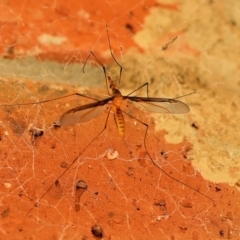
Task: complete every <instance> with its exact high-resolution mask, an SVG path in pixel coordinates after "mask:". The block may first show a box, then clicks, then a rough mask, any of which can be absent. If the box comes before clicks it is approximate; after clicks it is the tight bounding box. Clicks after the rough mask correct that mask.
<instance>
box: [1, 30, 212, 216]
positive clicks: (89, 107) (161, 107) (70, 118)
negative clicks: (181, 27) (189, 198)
mask: <svg viewBox="0 0 240 240" xmlns="http://www.w3.org/2000/svg"><path fill="white" fill-rule="evenodd" d="M106 31H107V37H108V44H109V49H110V53H111V56H112V58H113V59H114V61H115V63H116V64H117V65H118V66H119V68H120V73H119V80H118V83H119V85H120V82H121V76H122V66H121V65H120V64H119V63H118V62H117V60H116V59H115V57H114V55H113V52H112V48H111V44H110V38H109V32H108V28H107V27H106ZM91 55H92V56H93V57H94V58H95V59H96V61H97V62H98V63H99V64H100V65H101V67H102V69H103V72H104V77H105V81H106V86H107V91H108V95H109V97H107V98H105V99H103V100H98V99H95V98H92V97H89V96H86V95H83V94H80V93H73V94H69V95H66V96H63V97H59V98H55V99H49V100H44V101H39V102H37V104H39V103H45V102H49V101H54V100H57V99H62V98H67V97H70V96H73V95H77V96H82V97H85V98H89V99H92V100H94V101H95V102H92V103H89V104H85V105H81V106H78V107H75V108H72V109H70V110H68V111H66V112H65V113H63V114H62V116H61V117H60V120H59V123H60V126H69V125H74V124H77V123H82V122H86V121H90V120H92V119H93V118H96V117H97V116H99V115H100V114H101V113H103V111H104V110H106V109H107V107H108V106H109V105H110V109H109V111H108V114H107V119H106V122H105V126H104V128H103V129H102V130H101V131H100V132H99V133H98V134H97V135H96V136H95V137H94V139H92V141H91V142H90V143H88V144H87V145H86V146H85V147H84V148H83V149H82V151H81V152H80V153H79V155H78V156H77V157H76V158H75V159H74V160H73V161H72V162H71V163H70V164H69V165H68V167H67V168H66V169H65V170H64V171H63V172H62V173H61V174H60V175H59V177H58V178H57V179H56V180H55V181H54V183H52V184H51V185H50V186H49V188H48V189H47V190H46V192H45V193H44V194H43V195H42V196H41V197H40V198H39V199H38V200H37V202H36V205H35V206H37V205H38V203H39V202H40V201H41V200H42V199H43V198H44V197H45V196H46V194H47V193H48V192H49V190H50V189H51V188H52V187H53V186H54V185H55V183H56V182H58V181H59V179H60V178H61V177H62V176H63V175H64V174H65V173H66V172H67V171H68V170H69V169H70V168H71V167H72V166H73V164H74V163H75V162H76V161H77V160H78V159H79V158H80V156H81V155H82V154H83V152H84V151H85V150H86V149H87V148H88V147H89V146H90V145H91V144H92V143H93V142H94V141H95V140H96V139H97V137H98V136H99V135H100V134H101V133H102V132H103V131H104V130H105V129H106V126H107V121H108V118H109V115H110V112H111V110H112V111H113V113H114V118H115V123H116V126H117V129H118V133H119V135H120V137H122V138H124V137H125V121H124V117H123V113H124V114H126V115H128V116H130V117H132V118H134V119H135V120H137V121H138V122H140V123H142V124H143V125H145V126H146V131H145V135H144V147H145V150H146V154H147V155H148V157H149V159H150V160H151V162H152V163H153V165H154V166H156V167H157V168H158V169H159V170H160V171H162V172H163V173H164V174H165V175H166V176H168V177H169V178H171V179H172V180H174V181H176V182H178V183H180V184H183V185H184V186H186V187H188V188H190V189H192V190H193V191H195V192H197V193H198V194H201V195H202V196H204V197H206V198H208V199H209V200H211V201H213V202H214V200H213V199H212V198H210V197H208V196H207V195H205V194H204V193H202V192H200V191H198V190H197V189H195V188H194V187H192V186H190V185H188V184H186V183H184V182H182V181H180V180H178V179H177V178H175V177H173V176H171V175H170V174H169V173H168V172H166V171H165V170H164V169H162V167H161V166H159V165H158V164H157V163H155V161H154V160H153V158H152V157H151V155H150V154H149V152H148V150H147V144H146V136H147V132H148V125H147V124H146V123H144V122H142V121H141V120H139V119H137V118H135V117H133V116H131V115H130V114H128V113H127V112H125V111H122V110H121V106H122V104H123V102H124V101H130V102H133V103H136V105H137V106H138V107H140V108H141V109H143V110H145V111H149V112H154V113H170V114H183V113H188V112H189V111H190V108H189V107H188V105H187V104H185V103H184V102H181V101H179V100H177V99H178V98H180V97H177V98H153V97H149V96H148V82H147V83H144V84H143V85H141V86H140V87H138V88H137V89H135V90H134V91H132V92H131V93H129V94H128V95H126V96H124V95H122V94H121V92H120V90H119V89H118V88H117V87H116V84H115V83H114V81H113V80H112V79H111V77H110V76H107V73H106V69H105V66H104V65H103V64H102V63H101V62H100V61H99V59H98V58H97V57H96V56H95V54H94V53H93V52H92V51H90V53H89V55H88V57H87V59H86V61H85V63H84V65H83V69H82V70H83V72H84V68H85V65H86V63H87V61H88V59H89V57H90V56H91ZM145 86H146V87H147V97H138V96H130V95H132V94H133V93H135V92H136V91H138V90H139V89H141V88H143V87H145ZM109 89H111V93H110V91H109ZM194 93H195V92H194ZM190 94H193V93H190ZM190 94H187V95H190ZM187 95H184V96H187ZM184 96H181V97H184ZM30 104H36V103H23V104H11V105H30ZM4 106H9V105H8V104H5V105H4ZM32 209H33V207H32V208H31V209H30V210H29V211H28V213H27V214H29V213H30V212H31V211H32Z"/></svg>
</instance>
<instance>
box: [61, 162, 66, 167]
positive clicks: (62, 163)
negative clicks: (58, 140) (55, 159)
mask: <svg viewBox="0 0 240 240" xmlns="http://www.w3.org/2000/svg"><path fill="white" fill-rule="evenodd" d="M60 167H61V168H67V167H68V163H67V162H61V163H60Z"/></svg>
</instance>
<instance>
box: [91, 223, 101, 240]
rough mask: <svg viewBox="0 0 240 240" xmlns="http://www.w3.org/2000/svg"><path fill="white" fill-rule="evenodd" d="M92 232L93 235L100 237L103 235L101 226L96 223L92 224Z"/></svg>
mask: <svg viewBox="0 0 240 240" xmlns="http://www.w3.org/2000/svg"><path fill="white" fill-rule="evenodd" d="M92 234H93V236H95V237H97V238H102V236H103V231H102V228H101V227H100V226H98V225H94V226H92Z"/></svg>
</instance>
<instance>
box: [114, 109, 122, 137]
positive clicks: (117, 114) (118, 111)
mask: <svg viewBox="0 0 240 240" xmlns="http://www.w3.org/2000/svg"><path fill="white" fill-rule="evenodd" d="M113 111H114V117H115V121H116V124H117V128H118V132H119V135H120V137H122V138H124V137H125V122H124V118H123V114H122V111H121V109H120V108H118V107H115V106H113Z"/></svg>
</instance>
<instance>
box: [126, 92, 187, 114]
mask: <svg viewBox="0 0 240 240" xmlns="http://www.w3.org/2000/svg"><path fill="white" fill-rule="evenodd" d="M126 98H127V99H129V100H130V101H133V102H136V103H137V105H138V106H139V107H140V108H141V109H143V110H145V111H149V112H155V113H173V114H179V113H187V112H189V111H190V109H189V107H188V105H187V104H185V103H183V102H181V101H179V100H176V99H171V98H148V97H129V96H127V97H126Z"/></svg>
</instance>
